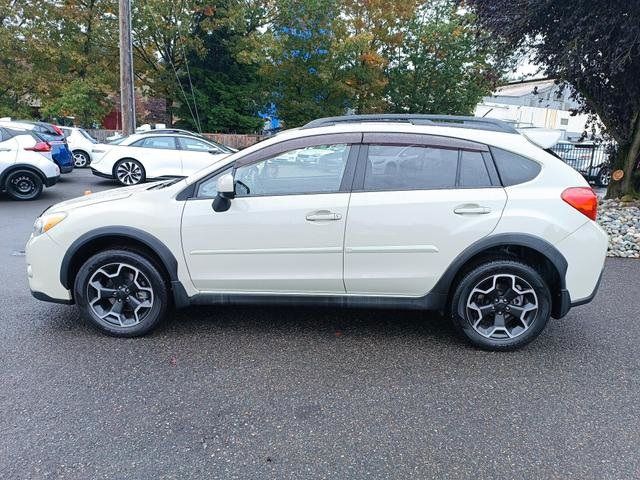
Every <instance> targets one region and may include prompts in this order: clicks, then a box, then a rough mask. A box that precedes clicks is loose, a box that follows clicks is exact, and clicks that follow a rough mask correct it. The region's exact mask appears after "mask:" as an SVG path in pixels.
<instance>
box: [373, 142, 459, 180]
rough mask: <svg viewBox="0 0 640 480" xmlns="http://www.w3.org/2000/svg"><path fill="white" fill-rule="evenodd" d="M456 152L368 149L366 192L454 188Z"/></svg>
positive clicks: (419, 149)
mask: <svg viewBox="0 0 640 480" xmlns="http://www.w3.org/2000/svg"><path fill="white" fill-rule="evenodd" d="M457 170H458V150H453V149H446V148H432V147H423V146H407V145H403V146H396V145H393V146H391V145H369V154H368V158H367V166H366V170H365V176H364V189H365V190H373V191H376V190H428V189H437V188H455V185H456V173H457Z"/></svg>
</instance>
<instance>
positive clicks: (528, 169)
mask: <svg viewBox="0 0 640 480" xmlns="http://www.w3.org/2000/svg"><path fill="white" fill-rule="evenodd" d="M491 155H492V156H493V160H494V161H495V163H496V168H497V169H498V173H499V174H500V179H501V180H502V184H503V185H504V186H505V187H509V186H511V185H517V184H519V183H524V182H528V181H529V180H533V179H534V178H536V177H537V176H538V174H539V173H540V170H541V167H540V164H538V163H537V162H534V161H533V160H530V159H528V158H526V157H523V156H522V155H518V154H516V153H511V152H508V151H506V150H502V149H501V148H494V147H491Z"/></svg>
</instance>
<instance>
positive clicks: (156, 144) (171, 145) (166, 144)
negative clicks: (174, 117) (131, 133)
mask: <svg viewBox="0 0 640 480" xmlns="http://www.w3.org/2000/svg"><path fill="white" fill-rule="evenodd" d="M140 142H141V143H140ZM138 143H140V145H138ZM134 146H136V147H144V148H160V149H163V150H175V148H176V143H175V140H174V139H173V137H148V138H145V139H143V140H141V141H138V142H136V143H135V144H134Z"/></svg>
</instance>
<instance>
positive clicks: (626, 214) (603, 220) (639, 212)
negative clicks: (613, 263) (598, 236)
mask: <svg viewBox="0 0 640 480" xmlns="http://www.w3.org/2000/svg"><path fill="white" fill-rule="evenodd" d="M598 223H599V224H600V226H601V227H602V228H603V229H604V230H605V231H606V232H607V233H608V234H609V251H608V253H607V254H608V255H609V256H610V257H625V258H640V203H637V202H635V203H622V202H619V201H617V200H601V201H600V205H599V208H598Z"/></svg>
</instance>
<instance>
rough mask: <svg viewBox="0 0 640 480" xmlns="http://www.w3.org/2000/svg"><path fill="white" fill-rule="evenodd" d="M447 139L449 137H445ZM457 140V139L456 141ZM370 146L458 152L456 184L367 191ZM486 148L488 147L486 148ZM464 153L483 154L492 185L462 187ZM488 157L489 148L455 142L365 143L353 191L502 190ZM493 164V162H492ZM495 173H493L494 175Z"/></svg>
mask: <svg viewBox="0 0 640 480" xmlns="http://www.w3.org/2000/svg"><path fill="white" fill-rule="evenodd" d="M445 138H447V137H445ZM454 140H455V139H454ZM370 145H376V146H377V145H381V146H397V147H424V148H440V149H443V150H457V151H458V162H457V167H456V184H455V185H454V186H452V187H429V188H419V187H415V188H401V189H399V188H384V189H375V190H372V189H365V188H364V180H365V178H364V177H365V173H366V168H367V161H368V156H369V146H370ZM485 147H486V146H485ZM463 151H470V152H478V151H479V152H480V153H482V158H483V160H484V163H485V167H486V168H487V172H488V173H489V181H490V182H491V185H489V186H485V187H478V186H469V187H465V186H463V185H460V165H461V162H462V152H463ZM488 157H489V149H488V147H486V150H479V149H476V148H473V149H471V148H460V147H459V146H454V142H451V144H450V146H444V144H441V145H432V144H431V143H419V144H406V143H400V142H384V143H377V142H369V143H363V145H362V146H361V148H360V156H359V158H358V165H357V167H356V174H355V177H354V182H353V189H352V191H353V192H354V193H362V192H412V191H422V190H424V191H429V190H479V189H484V188H502V184H501V183H500V179H499V177H498V175H497V172H496V171H495V165H491V166H489V165H488V163H489V162H488ZM491 163H493V162H492V160H491ZM491 167H493V169H492V168H491ZM492 172H493V173H492Z"/></svg>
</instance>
